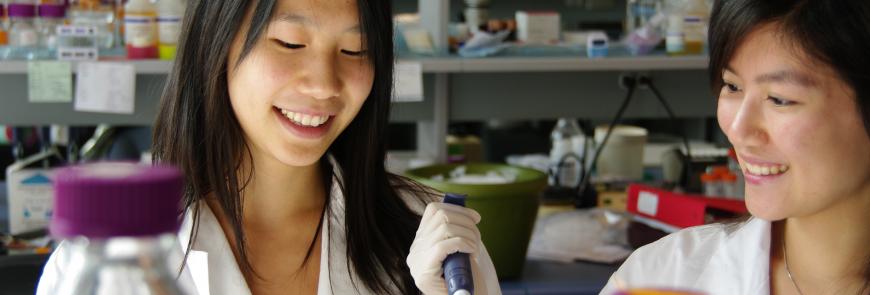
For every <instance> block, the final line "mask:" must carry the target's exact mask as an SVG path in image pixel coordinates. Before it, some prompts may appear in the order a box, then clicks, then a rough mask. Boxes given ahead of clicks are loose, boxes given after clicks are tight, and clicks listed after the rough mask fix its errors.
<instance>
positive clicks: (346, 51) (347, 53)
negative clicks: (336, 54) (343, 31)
mask: <svg viewBox="0 0 870 295" xmlns="http://www.w3.org/2000/svg"><path fill="white" fill-rule="evenodd" d="M366 52H367V51H366V50H360V51H352V50H347V49H342V50H341V53H343V54H345V55H349V56H362V55H364V54H365V53H366Z"/></svg>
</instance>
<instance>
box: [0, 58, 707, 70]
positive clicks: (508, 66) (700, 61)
mask: <svg viewBox="0 0 870 295" xmlns="http://www.w3.org/2000/svg"><path fill="white" fill-rule="evenodd" d="M106 61H107V62H112V61H115V60H106ZM398 61H399V62H419V63H420V65H421V66H422V69H423V72H424V73H485V72H565V71H579V72H582V71H655V70H693V69H706V68H707V62H708V58H707V57H706V56H681V57H670V56H664V55H652V56H617V57H607V58H587V57H584V56H544V57H528V56H496V57H483V58H462V57H412V58H406V57H405V58H399V59H398ZM117 62H124V63H130V64H133V65H134V66H135V67H136V73H139V74H166V73H169V70H170V69H171V68H172V62H171V61H163V60H141V61H127V60H117ZM74 64H75V62H74ZM72 69H73V72H75V71H76V67H75V66H73V67H72ZM26 73H27V61H18V60H16V61H0V74H26Z"/></svg>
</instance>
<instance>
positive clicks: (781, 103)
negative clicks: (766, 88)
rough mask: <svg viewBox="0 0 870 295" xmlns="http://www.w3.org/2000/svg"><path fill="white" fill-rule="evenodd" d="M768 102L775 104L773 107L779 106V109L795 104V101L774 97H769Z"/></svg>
mask: <svg viewBox="0 0 870 295" xmlns="http://www.w3.org/2000/svg"><path fill="white" fill-rule="evenodd" d="M767 100H769V101H770V102H771V103H773V105H775V106H778V107H785V106H790V105H793V104H794V102H793V101H790V100H787V99H781V98H776V97H773V96H768V97H767Z"/></svg>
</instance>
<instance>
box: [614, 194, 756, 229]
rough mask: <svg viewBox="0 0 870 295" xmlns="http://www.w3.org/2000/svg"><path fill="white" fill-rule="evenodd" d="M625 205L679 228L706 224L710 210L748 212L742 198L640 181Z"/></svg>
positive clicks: (640, 214) (631, 209)
mask: <svg viewBox="0 0 870 295" xmlns="http://www.w3.org/2000/svg"><path fill="white" fill-rule="evenodd" d="M626 209H628V211H629V212H631V213H633V214H636V215H639V216H642V217H646V218H650V219H654V220H657V221H660V222H663V223H665V224H668V225H672V226H675V227H679V228H686V227H691V226H697V225H704V224H706V223H707V219H706V216H707V214H708V213H709V214H711V215H714V214H713V213H722V212H724V213H727V214H728V215H733V216H737V215H742V214H747V213H748V212H749V211H748V210H746V204H745V203H744V202H743V200H732V199H721V198H709V197H706V196H703V195H694V194H681V193H674V192H671V191H667V190H662V189H658V188H654V187H651V186H645V185H640V184H632V185H630V186H629V187H628V202H627V204H626ZM717 211H718V212H717Z"/></svg>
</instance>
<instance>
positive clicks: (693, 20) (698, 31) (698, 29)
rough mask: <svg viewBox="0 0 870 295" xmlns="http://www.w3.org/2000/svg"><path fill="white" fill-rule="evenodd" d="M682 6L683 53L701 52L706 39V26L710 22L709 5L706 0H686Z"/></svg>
mask: <svg viewBox="0 0 870 295" xmlns="http://www.w3.org/2000/svg"><path fill="white" fill-rule="evenodd" d="M686 2H687V3H686V5H685V6H683V11H682V14H683V32H684V33H685V53H686V54H701V53H703V52H704V44H705V43H706V42H705V41H706V40H707V27H708V24H709V22H710V7H709V6H707V1H706V0H686Z"/></svg>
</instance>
